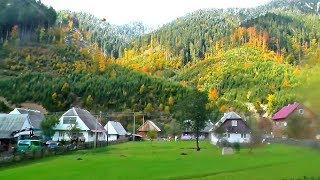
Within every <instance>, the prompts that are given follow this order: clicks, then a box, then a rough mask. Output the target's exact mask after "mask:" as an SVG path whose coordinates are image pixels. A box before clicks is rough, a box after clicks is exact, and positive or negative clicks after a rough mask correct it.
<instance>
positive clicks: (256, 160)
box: [0, 141, 320, 179]
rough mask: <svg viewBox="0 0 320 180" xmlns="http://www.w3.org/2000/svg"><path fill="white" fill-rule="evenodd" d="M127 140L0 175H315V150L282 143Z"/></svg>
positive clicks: (319, 156) (319, 157) (319, 161)
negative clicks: (241, 145)
mask: <svg viewBox="0 0 320 180" xmlns="http://www.w3.org/2000/svg"><path fill="white" fill-rule="evenodd" d="M194 146H195V144H194V142H156V141H154V142H134V143H133V142H130V143H125V144H119V145H113V146H109V147H105V148H99V149H95V150H82V151H77V152H75V153H72V154H70V155H63V156H57V157H50V158H46V159H41V160H37V161H35V162H33V163H29V164H21V165H17V166H13V167H8V168H2V169H0V179H21V178H23V179H304V178H305V177H307V178H312V177H313V178H318V177H320V171H319V165H320V151H317V150H314V149H309V148H301V147H293V146H287V145H268V146H265V147H261V148H258V149H254V150H253V153H249V150H248V149H241V151H240V153H238V154H235V155H229V156H222V155H221V150H220V149H218V148H216V147H214V146H213V145H211V144H209V143H208V142H201V147H202V149H201V151H200V152H197V151H195V149H193V148H194Z"/></svg>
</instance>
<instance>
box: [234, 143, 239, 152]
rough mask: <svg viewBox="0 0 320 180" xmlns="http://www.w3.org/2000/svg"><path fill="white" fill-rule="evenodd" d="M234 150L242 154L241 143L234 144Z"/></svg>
mask: <svg viewBox="0 0 320 180" xmlns="http://www.w3.org/2000/svg"><path fill="white" fill-rule="evenodd" d="M233 149H234V150H235V151H236V152H237V153H239V152H240V143H234V144H233Z"/></svg>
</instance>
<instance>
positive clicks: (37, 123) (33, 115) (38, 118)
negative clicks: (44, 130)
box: [10, 108, 45, 129]
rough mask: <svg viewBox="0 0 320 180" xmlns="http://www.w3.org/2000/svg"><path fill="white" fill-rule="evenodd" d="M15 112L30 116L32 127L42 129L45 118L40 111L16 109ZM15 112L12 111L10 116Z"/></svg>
mask: <svg viewBox="0 0 320 180" xmlns="http://www.w3.org/2000/svg"><path fill="white" fill-rule="evenodd" d="M14 110H16V111H18V112H19V113H20V114H26V115H28V116H29V123H30V125H31V126H32V127H33V128H35V129H41V122H42V121H43V120H44V119H45V117H44V115H43V114H42V113H41V112H40V111H37V110H32V109H23V108H15V109H14ZM14 110H13V111H11V113H10V114H13V112H14Z"/></svg>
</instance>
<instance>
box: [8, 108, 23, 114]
mask: <svg viewBox="0 0 320 180" xmlns="http://www.w3.org/2000/svg"><path fill="white" fill-rule="evenodd" d="M9 114H21V113H20V112H19V111H18V110H17V109H14V110H13V111H11V112H10V113H9Z"/></svg>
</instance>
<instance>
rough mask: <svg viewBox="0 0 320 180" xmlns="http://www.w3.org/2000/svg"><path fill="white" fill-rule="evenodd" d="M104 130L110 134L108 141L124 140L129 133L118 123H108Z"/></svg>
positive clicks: (107, 137)
mask: <svg viewBox="0 0 320 180" xmlns="http://www.w3.org/2000/svg"><path fill="white" fill-rule="evenodd" d="M104 128H105V129H106V130H107V134H108V136H106V141H116V140H118V139H124V138H125V137H126V135H127V131H126V130H125V129H124V127H123V126H122V124H121V123H120V122H117V121H108V122H107V124H106V125H105V126H104Z"/></svg>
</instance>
